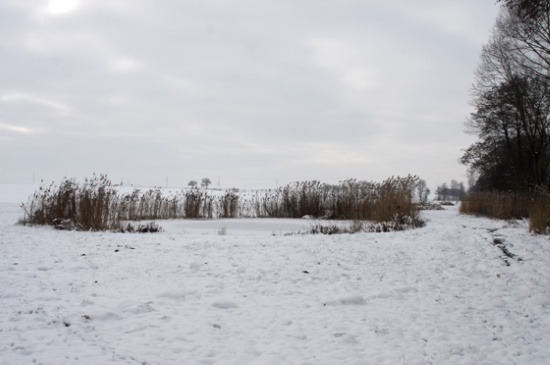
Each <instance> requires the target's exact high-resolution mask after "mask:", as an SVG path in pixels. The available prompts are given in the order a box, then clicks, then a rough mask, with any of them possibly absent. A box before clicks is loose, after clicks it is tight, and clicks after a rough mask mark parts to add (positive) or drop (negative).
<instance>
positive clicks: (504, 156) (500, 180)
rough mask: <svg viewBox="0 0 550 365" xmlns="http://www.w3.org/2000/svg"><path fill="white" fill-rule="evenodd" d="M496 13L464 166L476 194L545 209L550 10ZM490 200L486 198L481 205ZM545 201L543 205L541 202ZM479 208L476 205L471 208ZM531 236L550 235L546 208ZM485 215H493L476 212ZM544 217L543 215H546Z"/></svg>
mask: <svg viewBox="0 0 550 365" xmlns="http://www.w3.org/2000/svg"><path fill="white" fill-rule="evenodd" d="M500 2H501V3H502V4H503V6H502V11H501V14H500V15H499V18H498V19H497V21H496V24H495V27H494V30H493V34H492V37H491V39H490V40H489V42H488V43H487V44H486V45H485V46H484V47H483V50H482V55H481V62H480V65H479V67H478V69H477V72H476V84H475V87H474V90H473V100H472V101H473V106H474V108H475V111H474V113H472V114H471V116H470V118H469V121H468V124H467V126H468V128H469V129H470V131H471V132H472V133H474V134H476V135H477V136H478V142H476V143H474V144H472V145H471V146H470V147H468V148H467V149H466V150H465V152H464V155H463V156H462V159H461V162H462V163H463V164H465V165H467V166H468V167H469V172H470V174H471V180H472V181H473V186H472V188H471V190H472V193H476V194H475V195H470V196H467V197H466V199H467V200H466V201H467V202H468V203H467V204H466V205H472V200H473V199H474V198H475V197H477V198H480V196H481V195H480V193H488V194H489V193H490V194H493V193H495V194H497V196H499V197H501V196H502V195H503V194H510V199H512V200H513V199H517V197H519V196H523V197H525V199H527V200H526V203H528V204H529V205H532V206H533V207H534V206H539V205H540V204H543V205H544V204H547V203H544V202H547V201H548V199H547V197H548V194H550V6H549V2H548V1H547V0H532V1H525V0H501V1H500ZM484 201H487V202H490V199H484ZM541 202H542V203H541ZM475 205H476V206H477V205H478V204H475ZM545 208H546V209H544V210H543V211H545V212H546V213H545V215H544V216H543V217H537V218H536V219H535V218H533V217H531V215H532V214H534V212H535V211H537V210H536V209H534V208H529V209H528V210H527V211H529V212H531V213H528V214H529V217H530V218H533V220H537V221H539V222H541V225H540V226H538V227H536V228H534V229H533V231H536V232H548V231H550V206H548V205H547V206H545ZM480 210H481V211H484V212H490V211H493V210H494V209H492V208H490V207H486V209H485V208H483V209H481V208H480ZM543 214H544V213H543Z"/></svg>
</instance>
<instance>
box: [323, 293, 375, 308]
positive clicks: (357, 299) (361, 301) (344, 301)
mask: <svg viewBox="0 0 550 365" xmlns="http://www.w3.org/2000/svg"><path fill="white" fill-rule="evenodd" d="M365 304H367V301H366V300H365V298H363V297H362V296H360V295H355V294H352V295H345V296H341V297H339V298H337V299H335V300H329V301H328V302H325V304H324V305H325V306H335V305H365Z"/></svg>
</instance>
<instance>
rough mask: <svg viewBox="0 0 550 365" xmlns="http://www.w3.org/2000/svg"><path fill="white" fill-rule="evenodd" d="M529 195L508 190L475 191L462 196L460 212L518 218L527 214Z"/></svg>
mask: <svg viewBox="0 0 550 365" xmlns="http://www.w3.org/2000/svg"><path fill="white" fill-rule="evenodd" d="M530 206H531V197H530V196H529V195H528V194H521V193H510V192H497V191H493V192H476V193H470V194H467V195H465V196H463V197H462V200H461V202H460V208H459V211H460V213H463V214H472V215H479V216H484V217H490V218H497V219H519V218H524V217H528V216H529V207H530Z"/></svg>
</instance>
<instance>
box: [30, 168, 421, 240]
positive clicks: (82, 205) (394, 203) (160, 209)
mask: <svg viewBox="0 0 550 365" xmlns="http://www.w3.org/2000/svg"><path fill="white" fill-rule="evenodd" d="M417 183H418V178H417V177H414V176H407V177H404V178H401V177H392V178H390V179H387V180H386V181H384V182H382V183H374V182H367V181H357V180H346V181H344V182H341V183H340V184H338V185H329V184H323V183H320V182H318V181H306V182H296V183H292V184H288V185H286V186H284V187H281V188H279V189H275V190H268V191H264V192H261V193H256V194H253V195H250V194H249V195H246V194H245V195H244V197H241V196H240V195H239V191H238V190H236V189H231V190H228V191H226V192H225V193H224V194H223V195H220V194H218V195H216V194H215V193H211V192H208V191H206V190H203V189H199V188H196V187H195V188H191V189H189V190H186V191H183V192H181V193H179V194H176V195H172V196H166V195H165V193H164V192H163V190H162V189H161V188H155V189H150V190H147V191H144V192H142V191H140V190H137V189H136V190H134V191H132V192H131V193H126V194H119V193H118V191H117V190H116V189H115V188H114V187H113V186H112V184H111V181H110V180H109V179H108V178H107V176H106V175H100V176H99V177H97V176H95V175H94V177H93V178H92V179H89V180H88V179H87V180H85V182H84V183H83V184H78V183H76V182H75V181H74V180H72V179H66V180H65V181H63V182H62V183H61V184H60V185H59V186H56V185H53V184H52V185H50V186H49V187H40V189H39V190H38V191H37V192H35V193H34V194H33V196H31V197H30V199H29V202H28V203H27V204H24V205H23V208H24V210H25V218H24V220H23V221H24V222H26V223H31V224H50V225H52V224H54V223H53V222H54V221H55V220H59V219H63V220H70V221H71V222H73V223H74V224H75V225H76V226H77V227H78V228H80V229H85V230H112V229H119V227H121V226H122V225H121V222H123V221H132V220H157V219H176V218H194V219H210V218H237V217H273V218H302V217H305V216H308V217H316V218H325V219H349V220H356V221H361V220H370V221H374V222H388V225H387V226H388V227H392V229H404V228H407V227H417V226H420V225H422V221H421V220H420V218H419V215H418V209H417V208H416V205H414V204H413V201H412V196H413V190H414V189H415V185H416V184H417ZM390 222H391V223H390Z"/></svg>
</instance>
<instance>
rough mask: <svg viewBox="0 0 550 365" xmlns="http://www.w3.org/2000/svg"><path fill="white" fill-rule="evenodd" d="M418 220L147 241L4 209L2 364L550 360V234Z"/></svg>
mask: <svg viewBox="0 0 550 365" xmlns="http://www.w3.org/2000/svg"><path fill="white" fill-rule="evenodd" d="M423 214H424V217H426V218H428V219H429V222H428V224H427V226H426V227H425V228H422V229H417V230H409V231H404V232H393V233H383V234H380V233H378V234H377V233H361V234H355V235H347V234H344V235H334V236H320V235H291V236H284V235H282V234H281V233H283V232H282V230H283V228H281V227H279V228H274V227H267V226H263V228H261V229H256V230H254V231H248V232H247V234H243V232H242V231H240V230H239V229H235V230H232V228H231V226H229V225H228V226H227V232H226V233H227V234H226V235H220V234H218V230H217V228H216V227H214V228H213V227H212V226H209V227H207V228H206V229H202V230H201V229H199V228H200V227H196V226H193V228H192V229H190V228H186V226H185V224H189V222H187V223H186V222H184V221H170V222H166V223H167V224H164V223H162V222H161V225H162V226H163V227H164V228H165V231H164V232H162V233H159V234H142V235H139V234H120V233H118V234H117V233H107V232H97V233H93V232H68V231H56V230H53V229H52V228H49V227H23V226H16V225H14V223H15V222H16V221H17V218H18V217H19V216H20V215H21V213H20V209H19V208H18V204H15V203H1V204H0V257H1V259H0V260H1V261H0V270H1V272H2V275H1V276H0V285H1V287H2V291H1V292H0V321H1V323H2V326H1V328H0V362H1V363H2V364H52V365H54V364H55V365H59V364H111V363H113V364H149V365H152V364H159V365H167V364H223V365H228V364H239V365H240V364H327V365H328V364H331V365H332V364H392V365H394V364H407V365H409V364H453V365H455V364H476V365H481V364H487V365H489V364H490V365H494V364H522V365H526V364H541V365H542V364H547V361H548V359H549V358H550V346H549V344H550V240H549V239H548V237H544V236H542V237H536V236H529V235H528V234H527V227H526V223H525V222H517V223H510V222H504V221H496V220H488V219H480V218H472V217H465V216H460V215H459V214H458V213H457V212H456V210H455V209H454V208H453V209H450V210H445V211H433V212H424V213H423ZM250 222H252V221H250ZM266 222H268V221H266ZM300 223H301V222H300ZM187 227H189V226H187ZM257 227H258V226H257ZM241 228H243V227H241ZM288 228H289V227H286V226H285V229H288ZM290 231H295V229H291V230H290ZM273 233H276V234H275V235H273ZM495 239H496V240H497V242H502V244H503V245H505V248H506V250H507V251H508V252H509V253H511V254H513V255H515V256H514V257H513V258H510V257H508V256H506V255H505V254H504V251H503V250H502V249H501V248H500V247H498V246H496V245H494V244H493V243H494V242H495Z"/></svg>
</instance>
